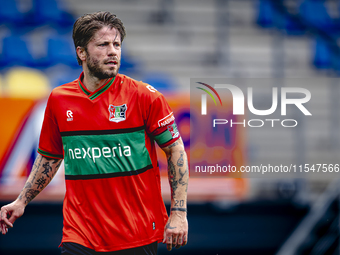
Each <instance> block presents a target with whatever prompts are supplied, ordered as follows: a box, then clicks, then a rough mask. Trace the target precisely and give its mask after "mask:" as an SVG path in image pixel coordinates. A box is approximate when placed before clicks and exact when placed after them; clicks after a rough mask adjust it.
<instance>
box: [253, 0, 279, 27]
mask: <svg viewBox="0 0 340 255" xmlns="http://www.w3.org/2000/svg"><path fill="white" fill-rule="evenodd" d="M274 19H275V10H274V7H273V3H272V1H270V0H260V1H259V2H258V14H257V20H256V23H257V24H258V25H260V26H261V27H264V28H270V27H273V26H274V24H275V20H274Z"/></svg>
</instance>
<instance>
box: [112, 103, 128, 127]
mask: <svg viewBox="0 0 340 255" xmlns="http://www.w3.org/2000/svg"><path fill="white" fill-rule="evenodd" d="M126 110H127V106H126V104H123V105H119V106H115V105H112V104H110V105H109V113H110V117H109V120H110V121H113V122H116V123H118V122H120V121H123V120H126Z"/></svg>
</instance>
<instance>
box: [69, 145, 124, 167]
mask: <svg viewBox="0 0 340 255" xmlns="http://www.w3.org/2000/svg"><path fill="white" fill-rule="evenodd" d="M68 156H69V159H75V160H78V159H86V158H88V159H90V160H92V161H93V163H96V159H100V158H115V157H130V156H131V148H130V146H123V145H121V144H118V145H117V146H116V147H112V148H111V147H103V148H99V147H87V148H74V149H69V150H68Z"/></svg>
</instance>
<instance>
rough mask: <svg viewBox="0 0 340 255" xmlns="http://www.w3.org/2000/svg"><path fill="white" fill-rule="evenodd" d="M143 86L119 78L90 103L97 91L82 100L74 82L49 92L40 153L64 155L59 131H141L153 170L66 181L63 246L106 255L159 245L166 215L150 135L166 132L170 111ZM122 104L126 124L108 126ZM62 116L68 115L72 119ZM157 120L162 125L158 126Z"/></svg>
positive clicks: (155, 94) (124, 77)
mask: <svg viewBox="0 0 340 255" xmlns="http://www.w3.org/2000/svg"><path fill="white" fill-rule="evenodd" d="M80 77H82V75H81V76H80ZM104 86H105V85H103V87H104ZM148 86H149V85H148V84H145V83H142V82H138V81H135V80H133V79H131V78H129V77H127V76H124V75H121V74H119V75H117V77H116V78H115V80H114V82H113V83H112V85H111V86H110V87H109V88H108V89H107V90H106V91H105V92H103V93H102V94H100V95H99V96H98V97H96V98H95V99H93V100H91V99H90V98H89V97H91V95H94V94H95V93H96V92H93V93H91V94H90V95H86V94H85V93H84V91H83V90H82V89H81V88H80V86H79V79H77V80H75V81H73V82H70V83H68V84H65V85H62V86H60V87H57V88H55V89H54V90H53V92H52V93H51V95H50V97H49V100H48V104H47V108H46V112H45V119H44V124H43V127H42V131H41V136H40V142H39V149H41V150H43V151H44V152H47V153H49V154H53V155H55V154H56V155H57V154H63V145H62V139H61V135H60V132H70V131H81V130H110V129H125V128H133V127H140V126H145V129H146V132H145V146H146V148H147V150H148V152H149V155H150V158H151V162H152V165H153V168H152V169H150V170H147V171H145V172H143V173H141V174H138V175H133V176H125V177H114V178H105V179H92V180H66V195H65V199H64V209H63V214H64V228H63V238H62V242H75V243H78V244H81V245H84V246H86V247H88V248H91V249H94V250H96V251H100V252H108V251H115V250H121V249H127V248H133V247H137V246H142V245H146V244H149V243H152V242H155V241H161V240H162V238H163V231H164V226H165V224H166V221H167V213H166V209H165V206H164V202H163V199H162V196H161V186H160V173H159V169H158V167H157V156H156V149H155V144H154V142H153V140H152V139H151V138H150V136H151V134H152V133H155V132H156V133H157V132H158V131H159V130H162V129H164V128H167V125H166V124H164V123H167V121H166V122H164V120H167V118H168V117H167V116H170V117H171V116H172V115H171V113H172V111H171V109H170V107H169V105H168V104H167V102H166V100H165V98H164V97H163V95H162V94H161V93H159V92H158V91H155V90H154V89H153V88H150V87H148ZM103 87H101V88H99V89H98V90H97V91H100V90H101V89H102V88H103ZM123 104H126V105H127V110H126V119H125V120H124V121H120V122H118V123H116V122H112V121H110V120H109V118H110V111H109V105H114V106H120V105H123ZM67 111H71V112H72V120H71V118H70V116H68V115H67ZM171 118H173V117H171ZM162 119H164V120H163V122H164V123H163V122H159V121H160V120H162ZM169 120H170V119H169ZM159 123H163V124H164V125H163V126H162V125H161V124H159ZM169 123H170V122H169ZM178 138H179V137H177V138H175V139H174V140H173V141H172V142H174V141H176V140H177V139H178Z"/></svg>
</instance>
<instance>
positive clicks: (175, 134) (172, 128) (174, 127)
mask: <svg viewBox="0 0 340 255" xmlns="http://www.w3.org/2000/svg"><path fill="white" fill-rule="evenodd" d="M168 130H169V132H170V133H171V136H172V138H177V137H178V136H179V132H178V129H177V125H176V123H174V124H172V125H169V126H168Z"/></svg>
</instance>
